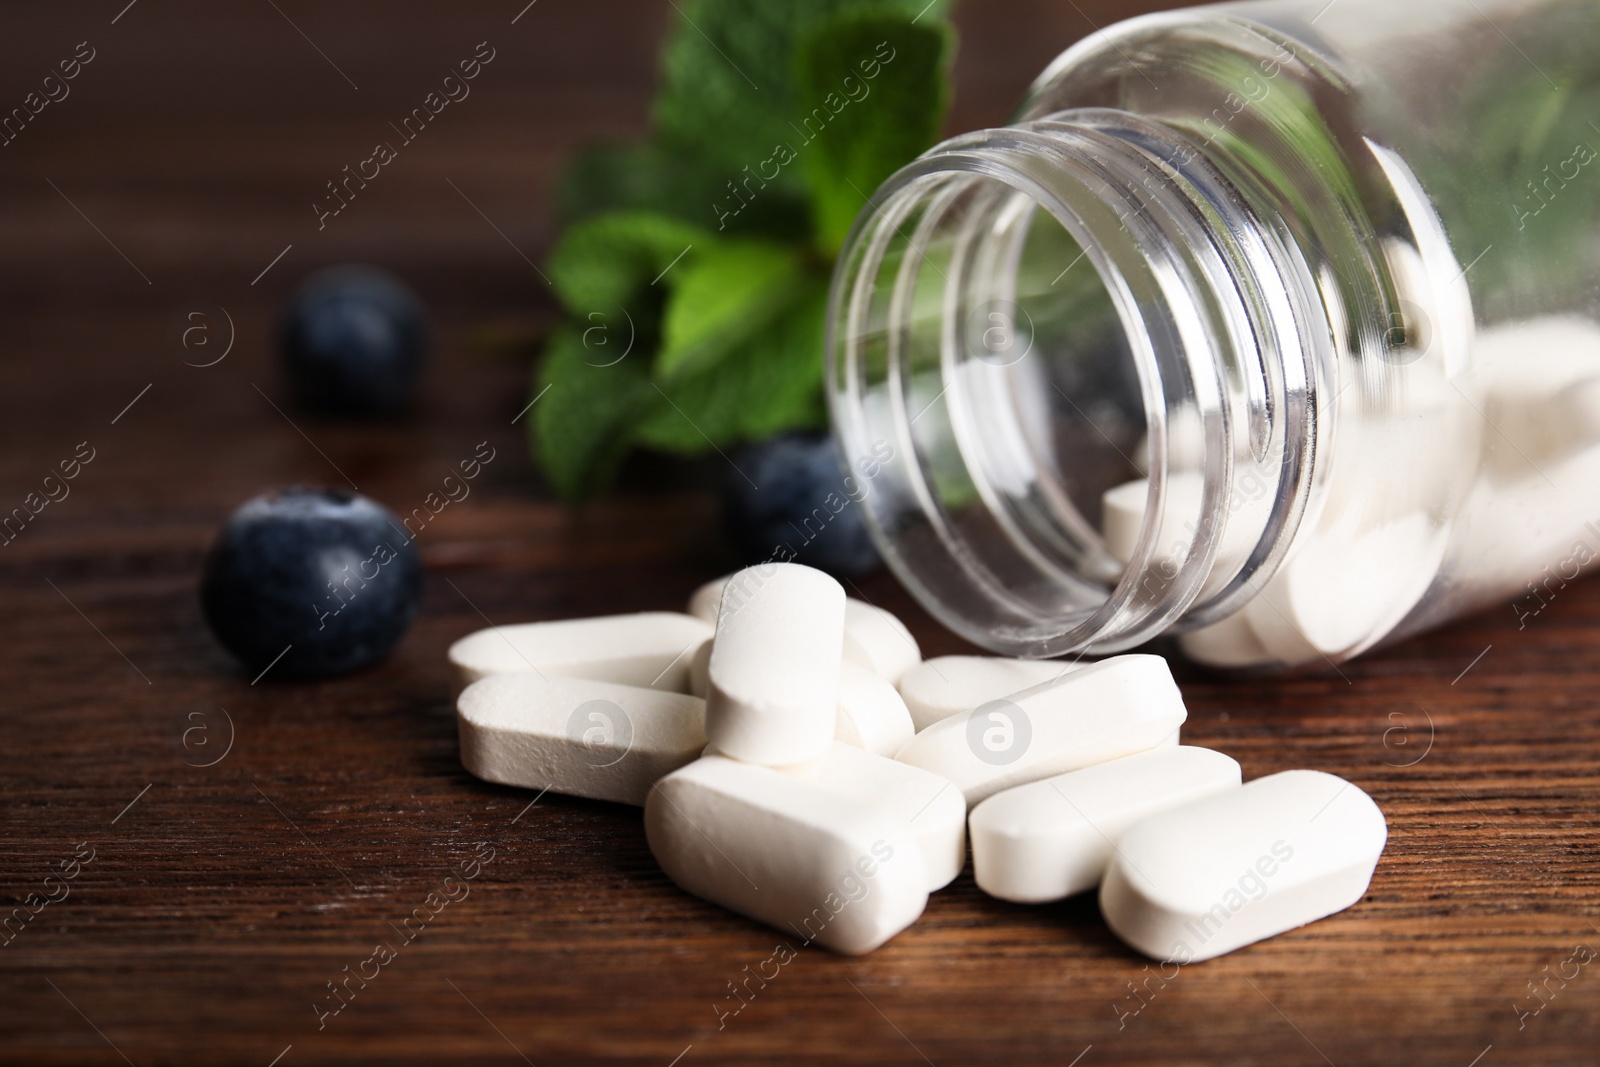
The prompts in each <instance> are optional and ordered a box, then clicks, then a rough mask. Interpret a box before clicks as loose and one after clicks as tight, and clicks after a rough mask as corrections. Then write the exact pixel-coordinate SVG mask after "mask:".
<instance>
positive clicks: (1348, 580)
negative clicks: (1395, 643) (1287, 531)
mask: <svg viewBox="0 0 1600 1067" xmlns="http://www.w3.org/2000/svg"><path fill="white" fill-rule="evenodd" d="M1447 533H1448V531H1447V530H1444V529H1440V528H1439V527H1438V526H1436V525H1435V524H1434V522H1433V520H1432V519H1430V518H1429V517H1428V515H1426V514H1425V513H1423V512H1420V511H1414V512H1412V513H1411V514H1410V515H1407V516H1406V517H1405V518H1403V519H1399V520H1396V521H1393V522H1388V523H1384V524H1383V525H1380V526H1377V527H1375V528H1373V529H1369V530H1366V531H1364V532H1361V533H1359V534H1355V535H1353V536H1345V535H1341V534H1337V533H1335V534H1319V535H1318V536H1316V537H1314V538H1311V539H1309V540H1308V541H1306V542H1305V543H1304V544H1302V545H1300V546H1298V547H1297V548H1296V549H1295V550H1294V552H1293V554H1292V555H1291V556H1290V557H1289V558H1288V559H1287V560H1285V561H1284V563H1283V565H1282V566H1281V567H1279V568H1278V571H1277V573H1276V574H1274V575H1273V576H1272V577H1271V578H1270V579H1269V580H1268V581H1267V583H1266V584H1265V585H1264V586H1263V587H1262V590H1261V592H1260V593H1259V594H1257V595H1256V597H1255V598H1254V599H1252V600H1251V601H1250V602H1249V603H1248V604H1246V605H1245V607H1244V616H1245V618H1246V619H1247V620H1249V623H1250V629H1251V630H1252V631H1253V632H1254V633H1255V635H1256V638H1257V639H1258V640H1259V641H1260V642H1261V644H1262V647H1264V648H1265V649H1266V650H1267V651H1268V652H1270V653H1272V655H1273V656H1275V657H1276V658H1278V659H1279V660H1281V661H1282V662H1283V663H1285V664H1289V665H1297V664H1302V663H1316V662H1321V661H1322V660H1323V658H1324V657H1327V656H1335V655H1339V656H1344V655H1353V654H1354V653H1356V652H1359V651H1361V650H1362V649H1364V648H1366V647H1368V646H1369V645H1371V644H1373V643H1375V642H1376V641H1377V640H1379V639H1380V638H1382V637H1383V636H1384V635H1385V634H1387V633H1388V632H1389V631H1390V630H1391V629H1393V628H1394V626H1395V625H1396V624H1397V623H1399V622H1400V620H1401V619H1403V618H1405V616H1406V615H1407V613H1409V612H1410V611H1411V609H1412V608H1413V607H1415V606H1416V604H1417V602H1418V601H1419V600H1421V599H1422V596H1423V594H1424V593H1426V592H1427V591H1428V587H1429V586H1431V585H1432V584H1433V579H1434V576H1435V575H1436V574H1437V573H1438V570H1439V565H1440V563H1441V562H1442V561H1443V559H1444V552H1445V548H1446V547H1447V544H1448V541H1449V538H1448V536H1447Z"/></svg>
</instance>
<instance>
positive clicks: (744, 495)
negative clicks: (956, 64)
mask: <svg viewBox="0 0 1600 1067" xmlns="http://www.w3.org/2000/svg"><path fill="white" fill-rule="evenodd" d="M732 458H733V463H734V465H735V466H736V467H737V468H738V471H737V472H733V471H730V472H729V477H728V479H727V482H726V490H725V492H724V494H723V520H724V524H725V526H726V528H727V534H728V537H729V539H730V540H732V541H733V543H734V545H735V547H737V549H738V550H739V553H740V555H741V556H742V557H743V558H744V559H745V560H746V561H747V562H750V563H759V562H764V561H767V560H773V559H785V560H792V561H793V562H796V563H803V564H805V565H807V566H810V567H816V568H817V569H818V570H823V571H827V572H828V573H829V574H833V575H836V576H841V577H853V576H855V575H859V574H865V573H866V572H868V571H870V570H873V569H874V568H876V567H877V566H878V564H879V557H878V550H877V548H876V547H875V546H874V545H873V543H872V536H871V534H870V533H869V532H868V530H867V523H866V518H865V516H864V515H863V511H862V505H861V503H860V502H859V501H858V500H856V499H854V497H855V495H856V494H857V493H858V492H859V490H858V488H857V483H858V482H859V479H855V478H850V479H849V480H848V481H847V478H846V471H845V469H844V467H843V465H842V464H841V463H840V458H839V451H838V448H837V447H836V446H835V444H834V441H833V438H832V437H831V436H829V435H828V434H826V433H823V432H820V431H799V432H794V433H786V434H780V435H778V436H776V437H770V438H768V439H766V440H764V441H758V442H755V443H753V444H749V445H745V446H744V447H742V448H741V449H739V450H738V451H737V452H736V453H735V454H734V455H733V457H732ZM791 553H792V555H791Z"/></svg>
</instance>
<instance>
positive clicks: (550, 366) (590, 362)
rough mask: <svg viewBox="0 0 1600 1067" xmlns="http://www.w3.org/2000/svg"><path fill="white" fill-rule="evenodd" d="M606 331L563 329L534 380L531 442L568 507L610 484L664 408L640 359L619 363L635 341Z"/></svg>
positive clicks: (555, 336) (630, 357)
mask: <svg viewBox="0 0 1600 1067" xmlns="http://www.w3.org/2000/svg"><path fill="white" fill-rule="evenodd" d="M607 329H609V327H605V326H600V325H592V326H588V327H584V326H582V325H576V324H569V325H566V326H563V327H561V328H560V329H559V330H557V331H556V332H555V333H554V334H553V335H552V336H551V338H550V341H549V343H548V344H547V345H546V346H545V354H544V360H543V362H542V363H541V364H540V366H539V373H538V376H537V378H536V380H535V382H534V387H535V389H534V396H535V397H537V398H538V399H537V401H536V402H535V403H534V405H533V410H532V411H531V412H530V417H529V419H528V438H529V444H530V445H531V446H532V448H533V451H534V454H535V455H536V456H537V458H538V462H539V465H540V467H542V468H543V469H544V472H545V475H546V477H548V478H549V479H550V482H551V484H552V485H554V486H555V489H556V492H558V493H560V494H561V496H562V497H563V498H564V499H566V500H569V501H575V500H581V499H583V498H584V497H586V496H589V495H591V494H593V493H595V492H598V491H599V490H601V489H603V488H605V487H606V485H607V484H609V483H610V481H611V479H612V478H613V477H615V476H616V472H617V468H618V467H619V466H620V465H621V464H622V460H623V457H625V456H626V455H627V454H628V450H629V449H630V448H631V447H632V446H633V443H634V437H635V434H636V432H637V429H638V426H639V425H640V421H641V420H642V419H644V418H645V416H646V414H647V413H648V412H649V410H650V408H651V407H652V406H654V405H658V404H661V403H663V402H662V399H661V394H660V393H659V392H657V391H656V388H655V386H654V385H652V384H651V382H650V375H649V372H648V368H647V366H646V361H645V360H644V359H642V358H640V355H639V353H637V352H631V353H629V354H628V355H627V356H625V357H623V358H620V359H619V358H618V356H620V355H621V353H622V352H623V351H624V350H625V349H624V348H623V345H624V344H625V342H626V341H627V340H629V337H628V336H627V335H623V336H615V333H616V331H612V334H613V335H612V336H602V335H601V334H598V333H596V332H595V331H596V330H607ZM541 390H542V391H543V392H542V395H541Z"/></svg>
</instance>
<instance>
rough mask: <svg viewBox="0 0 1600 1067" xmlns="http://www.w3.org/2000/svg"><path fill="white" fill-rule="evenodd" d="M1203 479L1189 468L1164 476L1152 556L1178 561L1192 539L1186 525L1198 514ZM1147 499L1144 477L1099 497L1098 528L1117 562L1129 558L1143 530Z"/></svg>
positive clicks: (1147, 482) (1131, 556)
mask: <svg viewBox="0 0 1600 1067" xmlns="http://www.w3.org/2000/svg"><path fill="white" fill-rule="evenodd" d="M1204 490H1205V479H1204V478H1203V477H1202V476H1201V475H1199V474H1196V473H1194V472H1192V471H1176V472H1174V473H1172V474H1170V475H1168V477H1167V499H1166V502H1165V504H1164V505H1163V507H1162V512H1161V514H1162V521H1161V529H1160V531H1159V532H1158V533H1157V534H1156V542H1155V544H1156V558H1157V559H1169V560H1181V559H1182V558H1183V557H1184V556H1186V555H1187V554H1188V552H1189V544H1190V542H1192V541H1193V540H1194V535H1193V532H1192V531H1191V529H1190V528H1189V527H1190V524H1192V523H1194V522H1195V520H1196V517H1197V516H1198V515H1199V514H1200V497H1201V494H1202V493H1203V492H1204ZM1149 499H1150V483H1149V481H1148V480H1146V479H1144V478H1140V479H1138V480H1137V481H1132V482H1124V483H1123V484H1122V485H1119V486H1116V487H1115V488H1112V489H1107V490H1106V491H1105V493H1104V494H1103V495H1102V496H1101V498H1100V507H1101V517H1100V526H1101V531H1102V533H1103V535H1104V537H1105V541H1106V551H1107V552H1109V553H1111V555H1112V556H1114V557H1115V558H1116V559H1117V561H1118V562H1119V563H1122V564H1124V565H1126V564H1127V563H1128V561H1129V560H1131V559H1133V549H1134V546H1135V545H1137V544H1138V542H1139V534H1140V533H1142V532H1143V530H1144V513H1145V507H1146V505H1147V504H1148V503H1149Z"/></svg>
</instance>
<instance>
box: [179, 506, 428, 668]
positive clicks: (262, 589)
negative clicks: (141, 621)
mask: <svg viewBox="0 0 1600 1067" xmlns="http://www.w3.org/2000/svg"><path fill="white" fill-rule="evenodd" d="M421 587H422V564H421V561H420V560H419V558H418V556H417V550H416V547H415V546H414V545H413V544H412V543H411V540H410V538H409V537H407V536H406V533H405V530H404V529H403V528H402V527H401V525H400V523H399V521H398V520H397V519H396V518H395V516H394V513H393V512H391V511H390V510H389V509H388V508H385V507H384V506H383V505H381V504H378V503H376V502H375V501H372V500H369V499H367V498H366V497H363V496H358V495H356V494H355V493H347V492H345V491H343V490H338V489H300V488H296V489H288V490H285V491H283V492H278V493H268V494H265V495H262V496H258V497H255V498H253V499H251V500H247V501H245V502H244V503H243V504H241V505H240V506H239V508H238V509H237V510H236V511H234V513H233V514H232V516H230V517H229V519H228V522H227V524H226V525H225V526H224V527H223V528H222V532H221V534H220V535H219V536H218V537H217V541H216V543H215V544H214V545H213V546H212V548H211V551H210V553H209V555H207V557H206V562H205V571H204V575H203V577H202V578H201V582H200V603H201V608H202V609H203V611H204V612H205V618H206V622H207V624H209V625H210V627H211V631H212V633H214V634H216V636H217V640H218V641H220V642H222V644H223V646H224V647H225V648H227V649H228V651H230V652H232V653H233V654H234V655H235V656H237V657H238V658H239V659H240V660H241V661H242V662H243V663H244V665H245V667H246V668H247V669H248V670H249V672H250V673H251V674H256V673H258V672H261V671H264V670H266V668H267V667H268V666H271V667H272V671H271V677H274V678H279V677H282V678H291V677H293V678H322V677H328V676H331V675H335V674H343V673H345V672H347V671H353V670H356V669H358V668H361V667H366V666H369V665H371V664H374V663H377V662H378V661H380V660H382V659H383V658H384V657H385V656H387V655H388V654H389V651H390V650H391V649H393V648H394V646H395V643H396V642H398V641H399V640H400V636H401V635H402V634H404V633H405V630H406V627H407V626H409V625H410V623H411V620H412V618H413V617H414V616H415V615H416V613H417V602H418V599H419V596H420V593H421ZM285 649H287V650H288V651H287V652H285ZM279 657H281V658H279Z"/></svg>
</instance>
